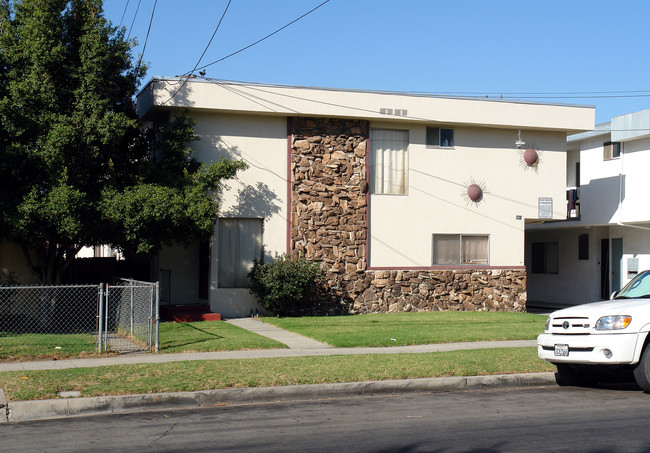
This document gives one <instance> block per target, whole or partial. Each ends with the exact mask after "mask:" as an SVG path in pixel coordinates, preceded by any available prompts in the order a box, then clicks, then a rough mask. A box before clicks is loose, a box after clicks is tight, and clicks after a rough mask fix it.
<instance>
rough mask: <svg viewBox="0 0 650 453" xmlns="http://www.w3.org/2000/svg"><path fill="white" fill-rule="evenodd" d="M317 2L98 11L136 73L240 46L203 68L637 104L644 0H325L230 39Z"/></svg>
mask: <svg viewBox="0 0 650 453" xmlns="http://www.w3.org/2000/svg"><path fill="white" fill-rule="evenodd" d="M324 1H325V0H230V3H229V0H184V1H178V0H104V11H105V17H106V18H107V19H109V20H110V21H111V22H113V24H114V25H118V26H124V27H126V33H127V35H128V36H129V38H135V39H136V40H137V42H138V45H137V47H136V48H135V49H134V57H135V59H136V61H137V58H138V57H139V56H140V55H141V54H142V51H143V50H144V55H143V61H146V62H148V64H149V69H148V71H147V75H146V77H145V78H144V79H143V81H142V82H143V83H146V82H147V81H148V80H150V79H151V78H152V77H154V76H165V77H170V76H177V75H182V74H185V73H187V72H189V71H192V69H193V68H194V67H195V66H197V63H198V67H199V68H200V67H202V66H204V65H207V64H210V63H213V62H215V61H217V60H220V59H222V58H223V57H226V56H228V55H230V54H232V53H235V52H238V51H240V50H241V52H239V53H236V54H235V55H233V56H231V57H228V58H226V59H224V60H223V61H220V62H218V63H214V64H210V66H208V67H206V68H205V71H206V77H207V78H211V79H222V80H236V81H244V82H260V83H273V84H287V85H301V86H318V87H330V88H351V89H361V90H383V91H402V92H418V93H432V94H443V95H445V94H448V95H461V94H462V95H465V94H467V95H472V96H480V97H485V96H489V97H501V96H503V98H506V99H522V100H526V101H540V102H551V103H565V104H579V105H592V106H596V123H601V122H607V121H609V120H610V119H611V117H612V116H616V115H622V114H625V113H631V112H635V111H638V110H643V109H646V108H650V2H648V1H647V0H619V1H617V2H612V1H611V0H609V1H602V0H590V1H586V0H561V1H560V0H544V1H540V0H537V1H535V0H520V1H515V0H510V1H506V0H492V1H485V0H400V1H395V0H329V1H327V2H326V3H325V4H324V5H322V6H320V7H319V8H318V9H316V10H315V11H313V12H312V13H310V14H308V15H306V16H305V17H303V18H302V19H300V20H298V21H297V22H295V23H293V24H292V25H289V26H288V27H286V28H285V29H283V30H281V31H279V32H277V33H276V34H274V35H273V36H271V37H269V38H268V39H265V40H263V41H262V42H260V43H258V44H256V45H254V46H252V47H250V48H248V49H246V50H242V49H244V48H246V47H247V46H249V45H251V44H253V43H255V42H256V41H258V40H260V39H262V38H264V37H265V36H267V35H269V34H271V33H273V32H275V31H276V30H278V29H280V28H282V27H284V26H285V25H287V24H288V23H290V22H292V21H293V20H295V19H297V18H298V17H300V16H302V15H303V14H305V13H307V12H308V11H310V10H312V9H313V8H316V7H317V6H319V5H320V4H322V3H323V2H324ZM154 5H155V10H154ZM226 8H227V10H226ZM224 11H226V12H225V15H224ZM152 13H153V15H152ZM222 17H223V19H222V20H221V18H222ZM220 20H221V24H220V25H219V27H218V29H217V25H218V24H219V22H220ZM215 30H216V34H215ZM213 34H214V38H212V37H213ZM147 35H148V37H147ZM211 39H212V41H211ZM210 41H211V43H210ZM208 43H210V45H209V46H208ZM145 44H146V47H145ZM204 52H205V54H204V55H203V58H202V59H200V58H201V56H202V54H203V53H204ZM199 61H200V63H199ZM196 73H197V75H198V70H197V71H196Z"/></svg>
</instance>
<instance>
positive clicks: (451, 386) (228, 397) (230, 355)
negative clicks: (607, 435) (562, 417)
mask: <svg viewBox="0 0 650 453" xmlns="http://www.w3.org/2000/svg"><path fill="white" fill-rule="evenodd" d="M227 322H230V323H231V324H234V325H236V326H239V327H241V328H244V329H246V330H249V331H251V332H254V333H257V334H260V335H263V336H265V337H269V338H272V339H274V340H276V341H279V342H281V343H283V344H285V345H287V346H288V349H257V350H245V351H219V352H197V353H180V354H125V355H120V356H115V357H105V358H96V359H66V360H43V361H32V362H10V363H0V372H2V371H28V370H57V369H66V368H87V367H99V366H111V365H126V364H136V363H163V362H180V361H188V360H226V359H254V358H269V357H271V358H273V357H276V358H277V357H299V356H325V355H351V354H403V353H425V352H444V351H457V350H468V349H490V348H511V347H525V346H528V347H529V346H535V345H536V341H535V340H518V341H481V342H472V343H443V344H429V345H416V346H394V347H380V348H366V347H362V348H333V347H331V346H330V345H327V344H324V343H320V342H318V341H315V340H312V339H310V338H306V337H303V336H302V335H298V334H295V333H292V332H287V331H285V330H283V329H280V328H278V327H275V326H271V325H269V324H266V323H263V322H261V321H259V320H257V319H254V318H241V319H232V320H229V321H227ZM554 383H555V378H554V375H553V373H533V374H519V375H500V376H472V377H454V378H433V379H404V380H395V381H372V382H351V383H343V384H314V385H296V386H286V387H268V388H250V389H219V390H207V391H199V392H175V393H160V394H158V393H157V394H144V395H121V396H102V397H79V398H62V399H52V400H38V401H16V402H11V401H8V402H7V401H6V400H3V399H4V394H3V392H2V390H1V389H0V423H2V422H3V421H4V422H6V421H9V422H18V421H28V420H42V419H49V418H61V417H70V416H83V415H98V414H112V413H125V412H134V411H145V410H170V409H179V408H190V407H200V406H211V405H216V404H235V403H250V402H270V401H290V400H304V399H317V398H333V397H343V396H359V395H368V394H377V393H400V392H417V391H420V392H434V391H450V390H468V389H475V388H495V387H513V386H515V387H521V386H528V385H550V384H554Z"/></svg>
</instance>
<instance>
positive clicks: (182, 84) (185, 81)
mask: <svg viewBox="0 0 650 453" xmlns="http://www.w3.org/2000/svg"><path fill="white" fill-rule="evenodd" d="M231 2H232V0H228V4H227V5H226V9H224V10H223V14H222V15H221V19H219V23H218V24H217V26H216V28H215V29H214V32H213V33H212V37H211V38H210V41H208V45H207V46H205V49H204V50H203V53H202V54H201V56H200V57H199V59H198V61H197V62H196V64H195V65H194V69H192V70H191V71H190V72H186V73H185V74H183V76H181V80H182V83H181V86H179V87H178V89H177V90H176V91H175V92H174V94H172V95H171V96H170V97H169V99H167V100H166V101H165V102H163V104H166V103H167V102H169V101H171V100H172V99H174V96H176V95H177V94H178V92H179V91H181V89H182V88H183V87H184V86H185V84H186V83H187V81H188V80H189V79H190V77H191V76H192V74H194V71H196V67H197V66H198V65H199V64H200V63H201V60H203V56H204V55H205V53H206V52H207V51H208V48H209V47H210V44H212V40H213V39H214V37H215V35H216V34H217V31H218V30H219V27H221V22H222V21H223V18H224V17H226V13H227V12H228V8H230V3H231ZM183 77H185V80H183Z"/></svg>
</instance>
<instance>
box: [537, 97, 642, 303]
mask: <svg viewBox="0 0 650 453" xmlns="http://www.w3.org/2000/svg"><path fill="white" fill-rule="evenodd" d="M649 169H650V109H648V110H642V111H640V112H635V113H630V114H627V115H621V116H616V117H614V118H612V120H611V121H610V122H609V123H604V124H599V125H597V126H596V128H595V130H594V131H591V132H584V133H580V134H576V135H572V136H570V137H569V138H568V144H567V216H568V220H565V221H560V222H546V223H544V224H541V225H531V226H528V227H527V230H526V267H527V270H528V300H529V301H530V303H529V305H539V306H542V307H544V306H548V307H556V306H566V305H575V304H580V303H585V302H592V301H595V300H600V299H606V298H608V297H609V295H610V294H611V292H613V291H616V290H619V289H620V288H622V287H623V286H624V285H625V284H626V283H627V282H628V281H629V280H630V279H631V278H632V277H634V276H635V275H636V274H637V273H638V272H640V271H642V270H644V269H650V203H648V199H647V195H646V192H647V191H648V189H647V187H646V186H647V185H648V170H649Z"/></svg>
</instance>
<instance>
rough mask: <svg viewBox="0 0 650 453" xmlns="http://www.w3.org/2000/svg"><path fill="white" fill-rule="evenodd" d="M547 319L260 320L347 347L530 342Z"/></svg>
mask: <svg viewBox="0 0 650 453" xmlns="http://www.w3.org/2000/svg"><path fill="white" fill-rule="evenodd" d="M546 318H547V317H546V316H544V315H534V314H529V313H506V312H461V311H439V312H422V313H390V314H370V315H355V316H330V317H327V316H325V317H303V318H273V317H264V318H260V319H261V320H262V321H264V322H267V323H269V324H273V325H275V326H278V327H281V328H283V329H286V330H290V331H292V332H296V333H299V334H301V335H304V336H307V337H310V338H313V339H315V340H318V341H321V342H324V343H327V344H330V345H332V346H336V347H342V348H347V347H359V346H370V347H372V346H398V345H414V344H430V343H452V342H461V341H485V340H532V339H535V338H536V337H537V335H539V334H540V333H542V332H543V331H544V323H545V322H546Z"/></svg>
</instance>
